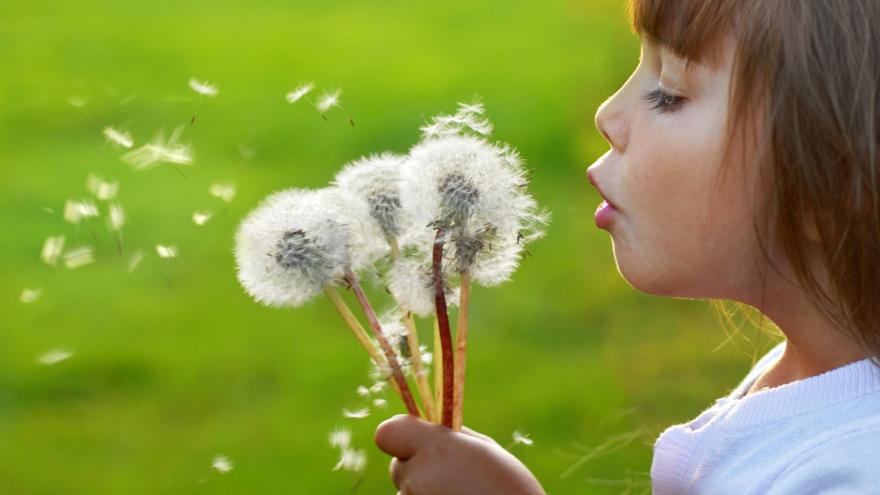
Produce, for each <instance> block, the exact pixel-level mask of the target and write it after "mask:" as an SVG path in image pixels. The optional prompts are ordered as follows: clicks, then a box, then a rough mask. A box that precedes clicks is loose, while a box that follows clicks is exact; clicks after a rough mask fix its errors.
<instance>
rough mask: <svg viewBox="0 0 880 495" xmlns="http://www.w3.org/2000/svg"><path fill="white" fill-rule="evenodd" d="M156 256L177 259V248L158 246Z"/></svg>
mask: <svg viewBox="0 0 880 495" xmlns="http://www.w3.org/2000/svg"><path fill="white" fill-rule="evenodd" d="M156 254H157V255H159V257H160V258H176V257H177V246H171V245H166V244H156Z"/></svg>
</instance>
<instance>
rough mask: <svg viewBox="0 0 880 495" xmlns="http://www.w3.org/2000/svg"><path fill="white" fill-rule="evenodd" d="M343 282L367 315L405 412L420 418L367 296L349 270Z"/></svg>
mask: <svg viewBox="0 0 880 495" xmlns="http://www.w3.org/2000/svg"><path fill="white" fill-rule="evenodd" d="M345 281H346V282H348V284H349V285H350V286H351V288H352V290H353V291H354V294H355V296H356V297H357V300H358V302H359V303H360V305H361V309H363V310H364V313H365V314H366V315H367V320H368V321H369V322H370V327H371V328H372V329H373V336H374V337H376V341H377V342H379V347H381V348H382V350H383V351H384V352H385V359H386V360H387V361H388V366H389V367H390V368H391V377H392V379H393V380H394V381H396V382H397V385H398V386H399V387H400V397H401V399H403V404H404V405H405V406H406V411H407V412H408V413H409V414H411V415H413V416H416V417H420V416H421V414H419V408H418V406H416V401H415V399H413V395H412V392H411V391H410V389H409V384H407V382H406V377H404V376H403V372H402V371H401V369H400V364H399V363H398V362H397V356H396V355H395V354H394V349H392V348H391V345H390V344H389V343H388V340H387V339H386V338H385V334H384V333H383V332H382V326H381V325H380V324H379V319H378V318H377V317H376V312H375V311H373V306H372V305H371V304H370V301H369V300H367V296H366V294H364V291H363V289H361V285H360V283H358V280H357V277H356V276H355V274H354V273H353V272H352V271H351V270H349V269H346V271H345Z"/></svg>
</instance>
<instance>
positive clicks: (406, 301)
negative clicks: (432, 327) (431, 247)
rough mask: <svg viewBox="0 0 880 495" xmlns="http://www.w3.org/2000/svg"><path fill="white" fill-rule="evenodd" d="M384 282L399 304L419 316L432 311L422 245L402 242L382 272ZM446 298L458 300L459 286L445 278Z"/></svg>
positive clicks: (430, 281)
mask: <svg viewBox="0 0 880 495" xmlns="http://www.w3.org/2000/svg"><path fill="white" fill-rule="evenodd" d="M386 285H387V286H388V290H389V291H390V292H391V294H392V295H393V296H394V299H395V300H396V301H397V302H398V303H399V304H400V306H401V307H402V308H405V309H406V310H408V311H411V312H413V313H414V314H416V315H419V316H428V315H430V314H432V313H433V312H434V278H433V275H432V272H431V258H430V254H428V252H426V251H425V250H424V249H419V248H416V247H413V246H410V245H406V244H405V245H403V247H402V248H401V251H400V255H399V256H398V257H397V259H395V260H394V262H393V263H392V264H391V267H390V268H389V269H388V272H387V274H386ZM444 287H445V292H446V302H447V304H449V305H450V306H453V305H455V304H456V303H457V302H458V291H459V288H458V287H457V286H455V285H453V284H451V283H449V281H448V280H447V281H446V284H445V286H444Z"/></svg>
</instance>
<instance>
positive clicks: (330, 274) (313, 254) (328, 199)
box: [235, 188, 387, 307]
mask: <svg viewBox="0 0 880 495" xmlns="http://www.w3.org/2000/svg"><path fill="white" fill-rule="evenodd" d="M345 206H346V204H345V201H344V199H343V198H341V197H340V195H339V191H338V190H337V189H335V188H325V189H318V190H308V189H288V190H284V191H281V192H277V193H275V194H272V195H270V196H269V197H268V198H266V199H265V200H263V202H262V203H261V204H260V205H258V206H257V207H256V208H255V209H254V210H253V211H251V213H249V214H248V216H247V217H246V218H245V219H244V220H242V222H241V224H240V225H239V228H238V231H237V233H236V241H235V246H236V247H235V256H236V262H237V265H238V278H239V281H240V282H241V284H242V286H243V287H244V289H245V291H247V293H248V294H250V295H251V296H252V297H253V298H254V299H256V300H257V301H258V302H260V303H263V304H266V305H269V306H289V307H296V306H299V305H302V304H304V303H305V302H307V301H309V300H310V299H311V298H313V297H314V296H315V295H317V294H318V293H320V292H321V291H322V289H323V287H324V286H325V285H329V284H334V283H336V282H338V281H339V280H340V279H341V277H342V275H343V273H344V270H345V269H346V267H350V268H351V269H352V270H354V271H357V270H359V269H362V268H364V267H366V266H370V265H371V264H372V263H373V262H374V261H375V260H376V259H378V258H380V257H381V256H383V255H384V254H385V253H386V252H387V245H385V246H383V245H382V244H384V241H383V240H381V239H376V237H377V236H376V235H375V234H367V233H365V232H363V225H362V224H361V223H359V222H351V221H350V218H351V217H350V212H349V211H348V210H347V209H346V208H345Z"/></svg>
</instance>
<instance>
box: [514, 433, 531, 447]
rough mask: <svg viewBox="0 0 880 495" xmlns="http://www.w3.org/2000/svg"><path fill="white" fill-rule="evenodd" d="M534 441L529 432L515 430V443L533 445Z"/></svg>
mask: <svg viewBox="0 0 880 495" xmlns="http://www.w3.org/2000/svg"><path fill="white" fill-rule="evenodd" d="M533 443H534V441H533V440H532V439H531V438H529V436H528V434H526V433H522V432H520V431H519V430H516V431H514V432H513V444H514V445H519V444H522V445H532V444H533Z"/></svg>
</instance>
